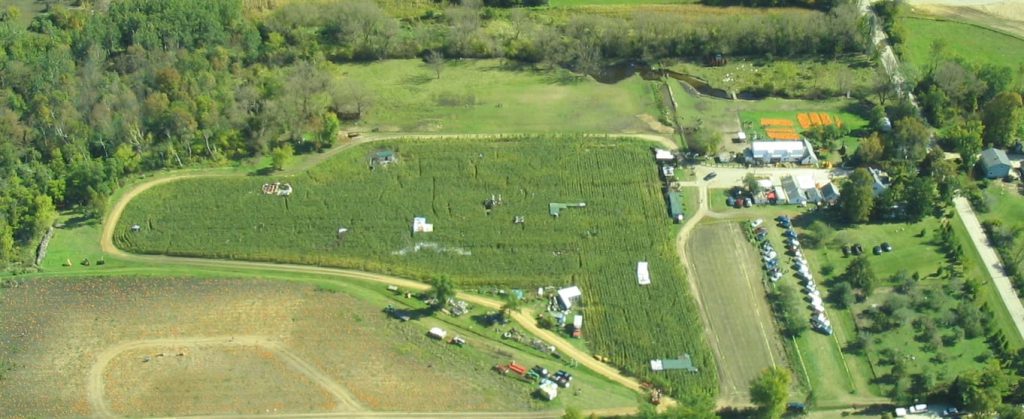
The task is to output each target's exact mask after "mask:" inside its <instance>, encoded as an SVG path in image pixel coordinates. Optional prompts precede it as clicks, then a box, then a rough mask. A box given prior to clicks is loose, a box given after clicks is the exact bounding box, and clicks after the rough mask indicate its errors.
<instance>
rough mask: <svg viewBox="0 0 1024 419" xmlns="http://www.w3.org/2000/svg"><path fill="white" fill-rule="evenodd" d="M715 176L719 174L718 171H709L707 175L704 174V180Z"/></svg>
mask: <svg viewBox="0 0 1024 419" xmlns="http://www.w3.org/2000/svg"><path fill="white" fill-rule="evenodd" d="M715 176H718V173H715V172H711V173H708V174H707V175H704V180H711V179H714V178H715Z"/></svg>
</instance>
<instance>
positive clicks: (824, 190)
mask: <svg viewBox="0 0 1024 419" xmlns="http://www.w3.org/2000/svg"><path fill="white" fill-rule="evenodd" d="M821 199H822V201H824V202H825V203H826V204H829V205H834V204H835V203H836V202H839V188H837V187H836V184H834V183H832V182H829V183H826V184H825V186H822V187H821Z"/></svg>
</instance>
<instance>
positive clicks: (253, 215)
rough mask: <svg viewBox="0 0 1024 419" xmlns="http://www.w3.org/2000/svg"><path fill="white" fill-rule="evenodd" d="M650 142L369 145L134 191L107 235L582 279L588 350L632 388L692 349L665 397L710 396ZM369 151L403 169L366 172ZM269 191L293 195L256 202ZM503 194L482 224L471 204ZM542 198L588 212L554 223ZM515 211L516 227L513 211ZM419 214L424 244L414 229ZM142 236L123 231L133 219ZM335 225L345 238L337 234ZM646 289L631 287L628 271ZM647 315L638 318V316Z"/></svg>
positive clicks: (200, 248) (479, 280)
mask: <svg viewBox="0 0 1024 419" xmlns="http://www.w3.org/2000/svg"><path fill="white" fill-rule="evenodd" d="M651 146H652V144H651V143H647V142H642V141H636V140H627V139H583V140H579V139H569V138H556V137H540V138H534V137H520V138H510V139H502V140H466V139H461V140H457V139H449V140H396V141H392V142H386V143H374V144H366V145H363V146H359V147H356V148H353V149H351V150H348V151H346V152H345V153H342V154H339V155H338V156H336V157H335V158H334V159H332V160H329V161H327V162H324V163H323V164H321V165H320V166H317V167H316V168H314V169H313V170H311V171H310V172H308V173H307V174H304V175H299V176H296V177H293V178H290V179H280V178H278V177H237V176H236V177H221V178H204V179H189V180H182V181H179V182H175V183H171V184H166V185H160V186H157V187H154V188H153V189H151V190H149V191H147V192H145V193H143V194H142V195H140V196H139V197H138V198H136V200H134V201H132V202H131V203H130V204H129V205H128V207H127V208H126V210H125V213H124V215H123V216H122V218H121V222H120V225H119V226H118V228H117V233H116V237H115V240H116V242H117V243H118V245H119V246H120V247H122V248H124V249H127V250H130V251H134V252H141V253H161V254H171V255H193V256H205V257H215V258H228V259H248V260H265V261H278V262H291V263H300V264H306V265H327V266H339V267H348V268H356V269H362V270H369V271H378V272H385V273H391V274H396V275H401V276H406V277H410V278H417V279H427V278H430V277H435V276H438V275H448V276H450V277H451V278H452V279H453V280H455V281H456V282H458V283H460V284H461V285H462V286H469V287H473V286H479V285H489V284H494V285H499V286H512V287H523V288H531V287H537V286H544V285H556V286H560V285H566V284H573V283H574V284H578V285H579V286H580V287H581V288H582V290H583V293H584V296H583V298H584V300H583V301H584V304H585V308H584V311H583V312H584V314H585V316H587V318H588V320H587V324H588V325H589V326H588V329H587V330H588V331H587V336H588V339H589V342H590V343H591V347H590V349H591V350H592V351H594V353H599V354H603V355H607V356H609V357H610V358H611V359H612V361H613V362H614V363H616V364H618V365H621V366H623V367H624V369H625V370H627V371H629V372H630V373H632V374H634V375H637V376H639V377H641V378H644V377H648V376H650V374H651V373H650V369H649V366H648V362H649V360H650V359H652V358H657V357H662V356H672V355H678V354H679V353H690V354H691V355H693V357H694V359H695V361H696V363H697V365H698V366H699V368H700V372H699V373H697V374H684V373H669V374H667V375H666V376H667V378H668V380H669V381H670V382H672V383H673V385H674V386H675V387H676V390H677V394H689V395H710V394H713V392H714V389H715V388H716V387H717V385H716V384H715V368H714V361H713V360H712V356H711V354H710V353H709V351H708V349H707V346H706V342H705V341H704V338H703V332H702V329H701V326H700V322H698V321H695V319H697V316H698V313H697V311H696V307H695V305H694V301H693V300H692V299H691V297H690V296H689V293H688V290H689V288H688V285H687V284H686V283H685V280H684V278H683V273H682V269H681V267H680V266H679V262H678V258H677V256H676V253H675V247H674V238H675V232H676V230H677V229H676V228H673V224H672V222H671V220H670V219H669V217H668V214H667V209H666V204H665V200H664V198H663V196H662V193H661V182H660V180H659V179H658V170H657V166H656V165H655V163H654V161H653V158H652V155H651V151H650V149H651ZM378 148H388V149H392V150H396V151H397V152H398V155H399V162H398V163H397V164H394V165H392V166H388V167H385V168H378V169H376V170H373V171H371V170H369V169H368V167H367V163H368V162H367V160H368V156H369V155H370V154H371V153H372V152H373V151H374V150H376V149H378ZM276 180H282V181H288V182H289V183H291V185H292V186H293V187H294V188H295V192H294V193H293V194H292V196H290V197H289V198H287V199H285V198H281V197H276V196H267V195H263V194H261V193H260V192H259V191H260V187H261V185H262V184H264V183H267V182H273V181H276ZM492 194H495V195H497V194H501V195H502V197H503V200H504V204H503V205H501V206H499V207H497V208H495V209H494V210H493V212H492V213H491V214H490V215H488V213H487V212H486V211H485V209H484V205H483V201H484V200H486V199H488V198H490V196H491V195H492ZM551 202H565V203H574V202H585V203H586V204H587V205H586V207H585V208H568V209H565V210H563V211H562V213H561V216H560V217H557V218H555V217H552V216H550V215H549V214H548V204H549V203H551ZM516 215H522V216H525V220H526V224H523V225H516V224H514V223H513V222H512V220H513V218H514V216H516ZM414 216H426V217H427V218H428V221H429V222H432V223H433V224H434V226H435V227H434V228H435V231H434V232H432V233H417V234H415V235H414V234H412V233H411V232H410V223H411V221H412V217H414ZM136 223H137V224H140V225H141V226H143V228H142V231H141V232H139V233H131V232H129V228H128V227H129V226H131V225H132V224H136ZM339 227H345V228H348V229H349V232H348V233H346V234H345V235H344V236H343V237H342V238H340V239H339V237H338V234H337V230H338V228H339ZM640 260H647V261H648V262H650V264H651V274H652V277H653V278H654V283H653V284H652V285H651V286H649V287H639V286H638V285H637V284H636V278H635V270H636V268H635V266H636V262H637V261H640ZM639 307H643V308H644V309H643V310H639V309H638V308H639Z"/></svg>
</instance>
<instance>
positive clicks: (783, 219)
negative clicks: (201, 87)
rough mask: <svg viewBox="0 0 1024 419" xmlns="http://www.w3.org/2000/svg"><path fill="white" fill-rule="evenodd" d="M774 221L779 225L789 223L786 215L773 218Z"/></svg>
mask: <svg viewBox="0 0 1024 419" xmlns="http://www.w3.org/2000/svg"><path fill="white" fill-rule="evenodd" d="M775 221H778V222H780V223H788V222H789V216H788V215H780V216H778V217H775Z"/></svg>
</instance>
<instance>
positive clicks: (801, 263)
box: [775, 215, 832, 335]
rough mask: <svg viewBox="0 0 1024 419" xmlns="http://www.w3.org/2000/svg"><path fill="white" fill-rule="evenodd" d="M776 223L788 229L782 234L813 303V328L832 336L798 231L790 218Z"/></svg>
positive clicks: (782, 217) (798, 276)
mask: <svg viewBox="0 0 1024 419" xmlns="http://www.w3.org/2000/svg"><path fill="white" fill-rule="evenodd" d="M775 221H778V222H779V226H780V227H783V228H785V229H786V231H784V232H783V233H782V235H783V236H785V241H786V251H787V252H788V253H789V255H790V256H792V258H793V269H795V270H796V277H797V278H799V279H800V280H801V281H802V282H803V286H804V292H805V293H807V297H808V298H809V299H810V301H811V327H813V328H814V330H817V331H819V332H821V333H824V334H826V335H831V334H832V322H830V321H829V320H828V316H827V315H826V314H825V302H824V301H822V299H821V292H820V291H818V288H817V285H816V284H815V283H814V276H813V275H812V274H811V268H810V265H808V264H807V259H805V258H804V255H803V253H801V252H800V240H799V235H798V234H797V232H796V230H793V222H792V220H790V219H789V217H788V216H785V215H780V216H779V217H778V218H776V219H775Z"/></svg>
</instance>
